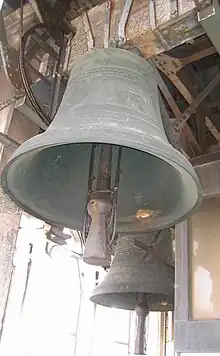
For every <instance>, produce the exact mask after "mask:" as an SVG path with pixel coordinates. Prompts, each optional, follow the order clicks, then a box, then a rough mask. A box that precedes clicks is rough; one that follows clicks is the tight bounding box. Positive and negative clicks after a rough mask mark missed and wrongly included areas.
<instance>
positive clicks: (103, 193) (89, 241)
mask: <svg viewBox="0 0 220 356" xmlns="http://www.w3.org/2000/svg"><path fill="white" fill-rule="evenodd" d="M111 164H112V146H111V145H107V144H106V145H102V149H101V156H100V162H99V170H98V175H97V184H96V190H95V191H94V192H92V194H91V197H90V200H89V202H88V204H87V211H88V214H89V216H90V217H91V224H90V228H89V233H88V236H87V238H86V244H85V251H84V256H83V259H84V261H85V262H86V263H89V264H93V265H100V266H109V265H110V253H109V250H108V242H109V223H110V220H111V212H112V198H111V195H110V193H111V190H110V187H111Z"/></svg>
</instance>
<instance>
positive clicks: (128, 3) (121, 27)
mask: <svg viewBox="0 0 220 356" xmlns="http://www.w3.org/2000/svg"><path fill="white" fill-rule="evenodd" d="M132 3H133V0H125V3H124V7H123V11H122V14H121V17H120V20H119V24H118V42H119V44H124V43H125V42H126V35H125V29H126V25H127V22H128V18H129V14H130V11H131V7H132Z"/></svg>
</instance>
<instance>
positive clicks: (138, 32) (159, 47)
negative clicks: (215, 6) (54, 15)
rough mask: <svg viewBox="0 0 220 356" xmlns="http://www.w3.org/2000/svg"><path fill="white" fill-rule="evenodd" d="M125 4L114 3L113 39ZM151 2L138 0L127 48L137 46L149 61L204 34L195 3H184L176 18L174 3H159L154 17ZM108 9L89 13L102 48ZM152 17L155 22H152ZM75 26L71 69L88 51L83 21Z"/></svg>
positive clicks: (97, 43) (120, 0) (119, 0)
mask: <svg viewBox="0 0 220 356" xmlns="http://www.w3.org/2000/svg"><path fill="white" fill-rule="evenodd" d="M124 2H125V0H117V1H114V6H113V10H112V14H111V38H112V39H116V37H117V25H118V22H119V19H120V16H121V13H122V10H123V6H124ZM179 2H181V1H179ZM184 2H185V1H183V3H184ZM149 3H150V2H148V1H146V0H134V1H133V5H132V8H131V12H130V16H129V19H128V23H127V26H126V37H127V47H131V48H132V47H137V48H138V49H139V50H140V51H141V53H142V55H143V56H144V57H146V58H149V57H151V56H153V55H156V54H158V53H162V52H164V51H167V50H170V49H172V48H174V47H176V46H178V45H180V44H182V43H185V42H187V41H190V40H192V39H193V38H196V37H199V36H200V35H202V34H203V33H204V31H203V29H202V27H201V26H200V25H199V23H198V21H197V14H196V10H195V8H194V2H193V0H189V1H187V5H185V4H184V6H182V7H181V10H180V11H179V14H178V16H176V17H174V18H173V16H172V14H171V9H170V1H168V0H158V1H157V2H156V7H157V9H156V10H157V11H156V13H155V14H152V9H151V7H149ZM105 9H106V6H105V4H103V5H101V6H97V7H95V8H94V9H92V10H90V11H89V12H88V18H89V21H90V24H91V29H92V32H93V36H94V39H95V47H98V48H100V47H101V48H102V47H103V43H104V22H105ZM188 10H189V11H188ZM181 11H182V12H181ZM152 16H153V17H154V21H152ZM72 23H73V26H74V27H75V28H76V29H77V34H76V36H75V38H74V39H73V41H72V51H71V56H70V61H69V69H71V68H72V66H73V64H74V62H75V58H76V56H77V55H80V54H83V53H85V52H86V51H87V50H88V46H87V41H86V36H85V29H84V23H83V19H82V18H81V17H80V18H77V19H76V20H74V21H73V22H72ZM127 47H126V48H127Z"/></svg>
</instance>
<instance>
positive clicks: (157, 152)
mask: <svg viewBox="0 0 220 356" xmlns="http://www.w3.org/2000/svg"><path fill="white" fill-rule="evenodd" d="M81 129H82V128H81ZM63 131H66V132H63V135H62V137H61V138H60V137H59V138H58V137H56V134H57V131H56V130H52V129H50V127H49V129H48V130H47V131H45V132H44V133H42V134H38V135H36V136H34V137H32V138H31V139H29V140H27V141H25V142H24V143H23V144H21V146H19V148H18V149H17V150H16V151H15V153H14V154H13V155H12V157H11V159H10V160H9V162H8V163H7V164H6V166H5V167H4V168H3V171H2V174H1V186H2V189H3V191H4V192H5V193H6V194H7V195H8V196H9V197H10V199H11V200H12V201H13V202H14V203H15V204H16V205H17V206H18V207H19V208H21V209H22V210H24V211H25V212H27V213H28V214H30V215H32V216H34V217H36V218H37V219H40V220H42V221H45V222H47V223H48V224H51V225H55V226H58V227H63V223H62V222H57V221H52V220H50V219H46V220H45V218H44V217H43V216H41V215H40V214H38V213H36V212H35V211H33V210H32V209H30V208H29V207H27V206H26V205H25V204H22V202H21V201H20V200H18V199H17V198H16V196H15V195H14V194H12V192H11V190H10V189H9V187H8V182H7V174H8V171H9V170H10V168H11V166H12V165H13V163H14V162H15V161H16V160H17V159H18V158H19V159H21V158H22V156H24V155H25V154H26V153H27V152H28V153H31V152H34V151H42V150H44V149H48V148H50V147H54V146H62V145H68V144H94V143H98V144H102V143H103V140H105V142H104V143H106V144H110V145H117V146H121V147H125V148H130V149H135V150H138V151H140V152H143V153H148V154H151V155H153V156H155V157H157V158H159V159H161V160H163V161H164V162H166V163H168V164H170V162H171V163H173V164H170V166H171V167H175V168H177V170H178V171H179V168H181V169H182V170H183V171H185V172H187V174H188V175H189V176H190V177H191V179H192V181H193V182H194V185H195V188H196V189H197V200H196V202H195V204H194V206H193V207H192V208H191V209H190V210H189V211H188V212H187V213H186V214H184V215H182V216H181V217H179V218H177V219H175V220H174V221H172V222H170V223H167V224H164V225H163V226H162V227H161V228H163V229H166V228H169V227H170V226H173V225H177V224H179V223H181V222H183V221H185V220H187V219H188V218H189V217H190V216H192V215H193V214H194V212H196V211H197V209H198V208H199V206H200V205H201V203H202V200H203V192H202V187H201V184H200V181H199V179H198V177H197V175H196V172H195V170H194V168H193V166H192V165H191V163H190V162H189V160H188V159H187V158H186V157H185V156H184V155H183V154H181V153H180V152H179V151H177V150H176V149H175V148H174V147H173V146H172V145H171V144H169V143H165V142H163V141H161V142H160V144H161V145H162V146H163V149H158V148H156V145H155V146H152V144H151V145H150V144H146V146H145V147H146V149H145V150H143V148H144V147H142V149H141V147H139V141H138V140H136V142H133V141H132V142H131V141H128V142H127V145H125V144H124V145H119V144H118V142H116V139H115V137H114V135H113V134H112V135H110V137H111V139H110V138H109V132H108V133H107V134H108V135H106V136H108V137H104V136H103V140H101V139H100V138H98V137H97V136H96V139H95V138H94V140H91V139H90V140H85V139H84V140H83V141H82V140H80V134H79V135H77V136H76V138H75V141H73V140H72V139H71V137H70V134H69V130H63ZM109 131H110V130H109ZM44 136H46V142H47V143H46V144H45V143H44V142H43V143H42V139H43V140H44ZM105 138H106V139H105ZM33 141H34V142H35V141H37V145H35V147H34V148H32V149H30V147H31V146H32V145H33V143H32V142H33ZM153 141H154V142H158V139H155V138H153ZM30 142H31V145H30ZM129 143H130V146H129V145H128V144H129ZM131 144H132V145H133V146H131ZM26 146H27V147H26ZM166 149H167V150H166ZM173 150H174V151H175V152H176V155H177V156H179V158H180V159H179V161H177V160H174V159H172V155H171V154H170V151H171V152H172V151H173ZM164 152H166V153H167V152H168V154H166V155H164ZM182 160H184V161H185V163H186V165H185V166H184V165H183V164H182V162H181V161H182ZM177 164H178V165H177ZM188 168H191V170H192V171H191V172H190V169H188ZM192 172H194V174H192ZM159 229H160V227H158V226H156V227H152V228H149V229H147V231H149V232H150V231H155V230H159ZM145 231H146V230H145ZM120 232H121V233H129V232H130V230H123V229H120ZM133 232H134V233H139V232H140V230H139V231H135V230H134V231H133V230H132V233H133ZM143 232H144V230H143Z"/></svg>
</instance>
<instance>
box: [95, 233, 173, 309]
mask: <svg viewBox="0 0 220 356" xmlns="http://www.w3.org/2000/svg"><path fill="white" fill-rule="evenodd" d="M155 237H156V238H157V239H159V240H155ZM137 293H144V294H146V295H147V300H148V308H149V311H168V310H173V303H174V259H173V245H172V238H171V232H170V230H169V229H166V230H162V231H161V232H160V235H158V233H155V232H154V233H152V232H151V233H148V234H146V235H145V236H144V237H143V236H139V237H136V238H135V237H134V236H126V235H125V236H120V237H119V238H118V243H117V247H116V251H115V256H114V259H113V262H112V265H111V267H110V269H109V272H108V273H107V275H106V276H105V278H104V279H103V281H101V282H100V284H99V285H98V286H97V287H96V288H95V289H94V291H93V293H92V296H91V298H90V299H91V301H92V302H93V303H95V304H100V305H103V306H106V307H113V308H119V309H127V310H134V309H135V307H136V296H137Z"/></svg>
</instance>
